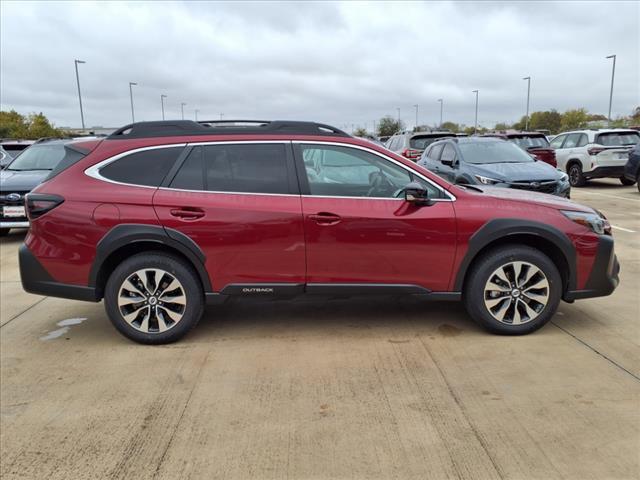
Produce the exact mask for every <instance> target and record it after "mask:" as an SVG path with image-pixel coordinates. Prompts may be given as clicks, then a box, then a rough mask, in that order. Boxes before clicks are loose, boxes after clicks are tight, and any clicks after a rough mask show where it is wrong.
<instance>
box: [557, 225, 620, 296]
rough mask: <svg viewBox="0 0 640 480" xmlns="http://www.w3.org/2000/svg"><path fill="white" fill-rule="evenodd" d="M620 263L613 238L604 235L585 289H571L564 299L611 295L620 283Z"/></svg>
mask: <svg viewBox="0 0 640 480" xmlns="http://www.w3.org/2000/svg"><path fill="white" fill-rule="evenodd" d="M619 274H620V264H619V263H618V258H617V257H616V254H615V253H614V251H613V238H612V237H609V236H606V235H602V236H601V237H600V243H599V244H598V251H597V253H596V259H595V261H594V262H593V267H592V268H591V273H590V274H589V279H588V280H587V283H586V285H585V288H584V289H583V290H570V291H568V292H566V293H565V294H564V297H563V299H564V300H565V301H568V302H572V301H573V300H578V299H581V298H593V297H605V296H607V295H611V294H612V293H613V291H614V290H615V289H616V287H617V286H618V283H620V279H619Z"/></svg>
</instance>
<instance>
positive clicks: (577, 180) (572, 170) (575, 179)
mask: <svg viewBox="0 0 640 480" xmlns="http://www.w3.org/2000/svg"><path fill="white" fill-rule="evenodd" d="M567 174H568V175H569V183H570V184H571V186H572V187H583V186H584V185H585V184H586V183H587V179H586V178H585V177H584V174H583V173H582V166H581V165H580V164H579V163H572V164H571V165H570V166H569V171H568V172H567Z"/></svg>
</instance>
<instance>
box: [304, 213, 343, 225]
mask: <svg viewBox="0 0 640 480" xmlns="http://www.w3.org/2000/svg"><path fill="white" fill-rule="evenodd" d="M308 218H309V220H313V221H314V222H316V223H317V224H318V225H335V224H336V223H339V222H340V220H342V218H340V215H336V214H335V213H329V212H319V213H316V214H314V215H309V216H308Z"/></svg>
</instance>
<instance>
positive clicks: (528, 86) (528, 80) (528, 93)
mask: <svg viewBox="0 0 640 480" xmlns="http://www.w3.org/2000/svg"><path fill="white" fill-rule="evenodd" d="M523 80H526V81H527V116H526V117H525V121H524V129H525V130H527V131H528V130H529V95H530V94H531V77H524V78H523Z"/></svg>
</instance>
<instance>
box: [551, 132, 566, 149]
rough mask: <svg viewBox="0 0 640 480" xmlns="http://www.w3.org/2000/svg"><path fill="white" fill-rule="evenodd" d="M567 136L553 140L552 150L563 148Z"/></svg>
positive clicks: (560, 136) (559, 136)
mask: <svg viewBox="0 0 640 480" xmlns="http://www.w3.org/2000/svg"><path fill="white" fill-rule="evenodd" d="M566 137H567V136H566V135H558V136H557V137H556V138H554V139H553V140H551V148H560V147H562V142H564V139H565V138H566Z"/></svg>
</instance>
